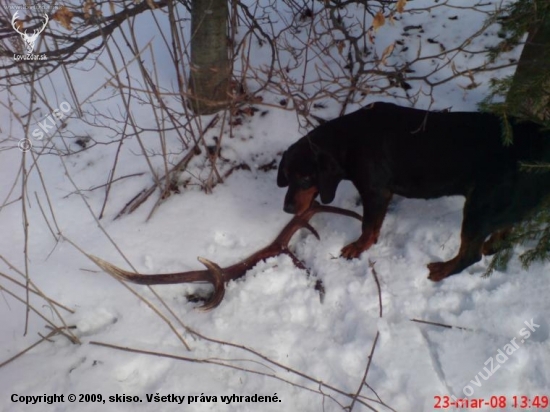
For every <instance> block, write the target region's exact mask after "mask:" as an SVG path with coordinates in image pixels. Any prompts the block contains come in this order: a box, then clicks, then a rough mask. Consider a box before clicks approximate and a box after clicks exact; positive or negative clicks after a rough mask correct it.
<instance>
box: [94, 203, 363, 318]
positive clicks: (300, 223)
mask: <svg viewBox="0 0 550 412" xmlns="http://www.w3.org/2000/svg"><path fill="white" fill-rule="evenodd" d="M319 212H324V213H336V214H339V215H344V216H349V217H353V218H355V219H359V220H361V215H359V214H358V213H355V212H352V211H351V210H346V209H341V208H339V207H334V206H322V205H320V204H319V203H317V202H314V203H313V204H312V205H311V207H310V208H309V209H308V210H306V211H305V212H304V213H302V214H301V215H296V216H294V217H293V218H292V220H291V221H290V222H288V223H287V224H286V226H285V227H284V228H283V230H281V232H280V233H279V235H278V236H277V237H276V238H275V240H274V241H273V242H271V243H270V244H269V245H268V246H266V247H264V248H263V249H260V250H258V251H257V252H255V253H253V254H252V255H250V256H249V257H247V258H246V259H243V260H241V261H240V262H238V263H235V264H234V265H231V266H228V267H226V268H223V269H222V268H220V267H219V266H218V265H217V264H216V263H214V262H211V261H209V260H207V259H204V258H201V257H199V258H198V259H199V262H201V263H202V264H203V265H205V266H206V268H207V269H206V270H191V271H189V272H179V273H166V274H158V275H143V274H140V273H134V272H128V271H126V270H123V269H120V268H119V267H117V266H115V265H113V264H111V263H109V262H106V261H104V260H102V259H100V258H98V257H96V256H91V259H92V260H93V261H94V262H95V263H96V264H97V265H98V266H99V267H100V268H101V269H103V270H104V271H105V272H107V273H109V274H111V275H113V276H114V277H116V278H118V279H120V280H124V281H127V282H132V283H137V284H140V285H168V284H174V283H191V282H208V283H211V284H212V285H213V286H214V293H213V294H212V296H211V297H210V298H209V299H208V300H207V301H206V302H205V303H204V305H203V306H201V307H200V309H201V310H210V309H213V308H215V307H216V306H218V305H219V304H220V302H221V301H222V299H223V296H224V294H225V283H227V282H229V281H230V280H234V279H238V278H240V277H241V276H243V275H244V274H245V273H246V272H247V271H248V270H249V269H251V268H252V267H254V266H255V265H256V264H257V263H258V262H260V261H262V260H265V259H268V258H270V257H274V256H277V255H280V254H281V253H284V254H286V255H288V256H290V258H291V259H292V261H293V262H294V264H295V265H296V266H297V267H299V268H301V269H305V266H304V264H303V263H302V262H300V260H299V259H298V258H297V257H296V256H295V255H294V253H292V252H291V251H290V250H289V249H288V243H289V242H290V239H291V238H292V236H293V235H294V234H295V233H296V232H297V231H298V230H300V229H302V228H305V229H308V230H309V231H310V232H311V233H313V234H314V235H315V237H316V238H317V239H319V234H318V233H317V231H316V230H315V229H314V228H313V227H312V226H311V225H310V224H309V220H310V219H311V218H312V217H313V215H315V214H316V213H319Z"/></svg>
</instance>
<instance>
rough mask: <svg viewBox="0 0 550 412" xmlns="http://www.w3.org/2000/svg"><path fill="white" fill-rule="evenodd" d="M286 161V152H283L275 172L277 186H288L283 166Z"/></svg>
mask: <svg viewBox="0 0 550 412" xmlns="http://www.w3.org/2000/svg"><path fill="white" fill-rule="evenodd" d="M285 163H286V152H284V153H283V157H282V158H281V162H280V163H279V171H278V172H277V186H279V187H287V186H288V179H287V178H286V176H285V172H284V167H285Z"/></svg>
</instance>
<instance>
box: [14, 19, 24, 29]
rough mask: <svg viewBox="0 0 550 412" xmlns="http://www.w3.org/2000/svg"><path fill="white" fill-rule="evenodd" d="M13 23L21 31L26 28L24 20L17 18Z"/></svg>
mask: <svg viewBox="0 0 550 412" xmlns="http://www.w3.org/2000/svg"><path fill="white" fill-rule="evenodd" d="M13 25H14V26H15V28H16V30H19V31H23V30H25V28H24V27H23V20H19V19H17V20H15V21H14V22H13Z"/></svg>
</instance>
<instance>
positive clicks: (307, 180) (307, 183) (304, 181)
mask: <svg viewBox="0 0 550 412" xmlns="http://www.w3.org/2000/svg"><path fill="white" fill-rule="evenodd" d="M298 186H299V187H300V189H309V188H310V187H311V186H313V179H312V178H311V176H304V177H301V178H300V179H298Z"/></svg>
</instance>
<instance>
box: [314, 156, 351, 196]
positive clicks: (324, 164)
mask: <svg viewBox="0 0 550 412" xmlns="http://www.w3.org/2000/svg"><path fill="white" fill-rule="evenodd" d="M317 166H318V167H319V177H318V189H319V195H320V196H321V202H323V203H325V204H326V203H330V202H332V201H333V200H334V196H336V189H337V188H338V184H339V183H340V181H341V180H342V179H343V178H344V171H343V170H342V168H341V167H340V165H339V164H338V162H337V161H336V159H334V157H332V156H331V155H330V154H328V153H323V152H321V153H319V154H318V155H317Z"/></svg>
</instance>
